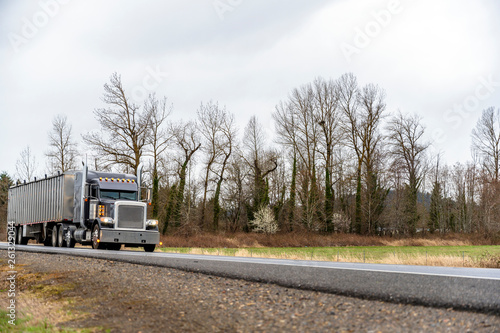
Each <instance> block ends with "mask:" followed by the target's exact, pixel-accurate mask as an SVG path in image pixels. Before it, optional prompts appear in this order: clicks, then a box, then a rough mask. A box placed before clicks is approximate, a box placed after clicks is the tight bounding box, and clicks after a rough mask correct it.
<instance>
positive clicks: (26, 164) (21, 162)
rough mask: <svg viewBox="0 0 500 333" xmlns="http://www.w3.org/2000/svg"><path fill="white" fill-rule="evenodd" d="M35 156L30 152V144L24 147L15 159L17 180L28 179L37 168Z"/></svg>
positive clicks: (33, 174)
mask: <svg viewBox="0 0 500 333" xmlns="http://www.w3.org/2000/svg"><path fill="white" fill-rule="evenodd" d="M37 165H38V164H37V162H36V158H35V156H34V155H33V153H32V152H31V148H30V146H26V148H24V149H23V150H22V151H21V153H20V155H19V158H18V159H17V161H16V173H17V178H18V179H19V180H21V181H22V180H26V181H30V180H31V179H32V178H33V177H34V176H35V173H36V170H37Z"/></svg>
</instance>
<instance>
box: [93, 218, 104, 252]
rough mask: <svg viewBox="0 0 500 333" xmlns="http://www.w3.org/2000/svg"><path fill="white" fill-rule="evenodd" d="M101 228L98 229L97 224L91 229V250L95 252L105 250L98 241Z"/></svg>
mask: <svg viewBox="0 0 500 333" xmlns="http://www.w3.org/2000/svg"><path fill="white" fill-rule="evenodd" d="M100 231H101V228H99V224H97V223H96V224H95V225H94V228H93V229H92V248H93V249H96V250H102V249H104V248H105V246H104V244H103V243H101V242H100V240H99V234H100Z"/></svg>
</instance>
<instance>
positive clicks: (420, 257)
mask: <svg viewBox="0 0 500 333" xmlns="http://www.w3.org/2000/svg"><path fill="white" fill-rule="evenodd" d="M174 251H182V253H189V254H198V255H199V254H201V255H225V256H227V255H229V256H236V257H253V258H273V259H292V260H316V261H338V262H350V263H373V264H392V265H421V266H445V267H476V268H500V256H499V255H494V254H490V253H488V252H485V253H483V254H482V255H480V256H470V255H449V254H442V255H427V254H422V253H417V254H415V253H413V254H408V253H398V252H394V253H393V254H385V255H383V256H381V257H377V258H373V257H370V253H367V256H366V257H365V256H364V255H363V254H360V253H340V252H339V253H338V254H335V253H333V255H322V254H318V253H315V252H314V251H310V252H295V251H286V250H283V251H281V252H266V251H264V252H263V251H258V250H253V249H249V248H240V249H224V248H221V249H213V248H211V249H207V248H182V249H180V248H179V249H175V250H174Z"/></svg>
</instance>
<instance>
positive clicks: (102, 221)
mask: <svg viewBox="0 0 500 333" xmlns="http://www.w3.org/2000/svg"><path fill="white" fill-rule="evenodd" d="M85 192H86V196H85V198H86V199H85V200H84V205H85V209H84V211H85V212H84V214H85V225H86V227H87V230H91V231H92V233H91V236H90V238H91V241H92V246H93V247H94V248H110V249H115V248H117V247H119V246H120V245H121V244H125V246H143V247H144V248H145V250H146V251H148V250H151V248H152V250H154V246H155V244H157V243H158V242H159V232H158V221H157V220H149V219H147V203H149V194H148V195H147V199H145V200H142V201H141V199H140V197H141V196H140V194H141V188H140V186H139V184H138V182H137V177H136V176H134V175H129V174H118V173H105V172H96V171H89V172H88V173H87V186H86V189H85ZM86 238H87V237H86ZM87 240H88V238H87Z"/></svg>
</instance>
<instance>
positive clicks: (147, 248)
mask: <svg viewBox="0 0 500 333" xmlns="http://www.w3.org/2000/svg"><path fill="white" fill-rule="evenodd" d="M155 247H156V244H148V245H144V251H146V252H154V251H155Z"/></svg>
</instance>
